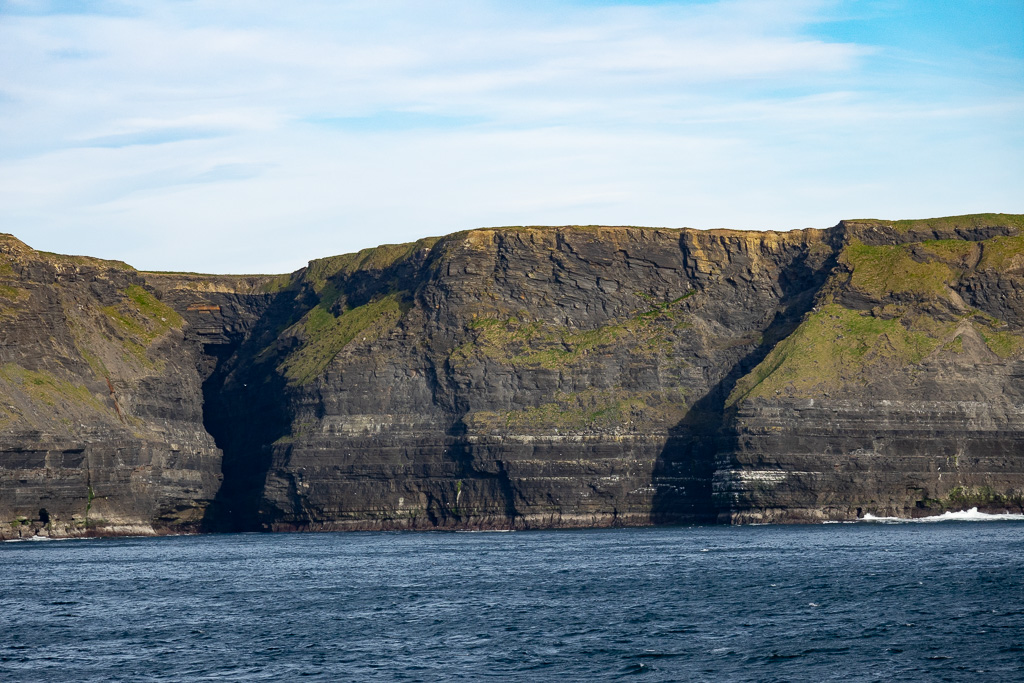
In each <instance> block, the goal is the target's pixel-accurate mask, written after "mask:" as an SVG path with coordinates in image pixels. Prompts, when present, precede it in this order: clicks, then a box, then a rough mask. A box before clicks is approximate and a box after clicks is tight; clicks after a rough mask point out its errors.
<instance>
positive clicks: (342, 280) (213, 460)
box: [0, 214, 1024, 536]
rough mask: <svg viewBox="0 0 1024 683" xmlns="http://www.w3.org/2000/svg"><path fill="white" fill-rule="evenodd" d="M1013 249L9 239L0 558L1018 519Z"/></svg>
mask: <svg viewBox="0 0 1024 683" xmlns="http://www.w3.org/2000/svg"><path fill="white" fill-rule="evenodd" d="M1022 228H1024V218H1022V217H1020V216H1006V215H1001V214H986V215H979V216H966V217H955V218H950V219H936V220H931V221H897V222H885V221H845V222H843V223H840V224H839V225H837V226H835V227H834V228H830V229H828V230H810V229H809V230H801V231H793V232H787V233H773V232H742V231H727V230H711V231H696V230H689V229H681V230H669V229H648V228H629V227H588V226H568V227H559V228H543V227H518V228H497V229H482V230H473V231H469V232H464V233H456V234H453V235H448V236H446V237H443V238H430V239H424V240H420V241H419V242H415V243H410V244H403V245H385V246H382V247H378V248H375V249H368V250H364V251H362V252H359V253H357V254H347V255H344V256H338V257H332V258H327V259H320V260H317V261H312V262H310V264H309V266H308V267H307V268H304V269H302V270H300V271H297V272H296V273H292V274H290V275H283V276H200V275H190V274H154V273H137V272H136V271H134V270H132V269H130V268H128V267H127V266H124V265H123V264H116V263H111V262H101V261H97V260H95V259H83V258H81V257H57V256H53V255H43V254H40V253H38V252H32V251H31V250H29V249H28V248H27V247H25V246H24V245H21V244H20V243H18V242H16V241H15V240H13V238H5V239H4V241H3V242H2V243H0V245H2V246H0V248H3V249H4V254H5V256H4V258H6V259H7V260H6V263H7V264H8V265H7V267H6V268H5V269H4V270H3V271H2V272H0V280H2V282H0V285H2V287H0V297H2V298H0V305H2V308H0V316H3V321H4V326H3V328H2V329H0V337H2V340H3V341H4V343H5V346H3V347H0V349H3V352H4V353H5V354H7V355H6V356H5V357H4V358H3V359H2V361H3V363H4V365H3V366H2V367H3V368H4V373H5V374H4V375H3V376H2V377H0V381H2V385H0V386H2V388H3V391H4V392H6V393H5V394H4V396H5V398H4V402H3V405H2V406H0V409H3V410H5V411H6V412H4V413H0V443H2V444H3V445H2V446H0V449H2V450H0V477H2V479H0V535H8V536H9V535H12V534H15V535H16V534H18V533H34V532H35V531H37V530H39V529H41V528H43V527H44V526H45V527H48V528H49V529H50V530H51V531H52V530H54V529H56V530H57V531H52V532H53V533H116V532H117V529H129V528H133V529H134V528H143V529H147V530H149V529H151V530H152V531H153V532H163V531H174V530H190V529H197V528H202V529H208V530H231V529H236V530H240V529H245V530H248V529H270V530H290V529H304V530H317V529H406V528H408V529H424V528H541V527H545V528H547V527H590V526H609V525H640V524H652V523H654V524H657V523H674V522H691V521H692V522H698V521H714V520H719V521H725V522H734V523H735V522H760V521H772V522H790V521H822V520H843V519H854V518H856V517H859V516H863V515H865V514H867V513H871V514H875V515H892V514H895V515H900V516H913V515H925V514H934V513H936V512H939V511H943V510H947V509H962V508H964V507H971V506H978V507H980V508H982V509H987V510H993V511H995V510H1007V509H1013V510H1019V509H1020V508H1021V503H1022V499H1024V494H1022V492H1024V475H1022V472H1024V449H1022V447H1021V438H1022V435H1024V415H1022V412H1024V409H1022V404H1024V400H1022V395H1024V383H1022V373H1024V360H1022V358H1024V317H1022V315H1024V299H1022V296H1024V280H1022V274H1024V243H1022V240H1024V237H1022V236H1021V229H1022ZM32 373H37V374H38V373H47V374H45V376H44V375H41V374H40V375H39V376H38V377H37V375H36V374H32ZM40 378H41V379H42V381H43V385H39V384H35V383H34V382H35V380H36V379H40ZM108 380H109V385H110V386H109V387H108V386H107V382H108ZM47 382H49V384H46V383H47ZM36 386H47V387H50V388H46V389H38V390H37V389H34V388H33V387H36ZM104 390H106V393H104ZM33 392H35V393H33ZM56 394H60V395H61V396H62V398H61V400H57V399H56V398H55V395H56ZM67 396H73V397H78V398H75V399H69V398H66V397H67ZM4 406H11V408H4ZM33 429H35V430H36V431H32V430H33ZM175 448H176V450H175ZM221 452H223V459H222V460H221V457H220V455H221ZM29 453H32V454H35V455H31V456H29V455H25V454H29ZM76 453H82V454H84V455H83V456H82V459H81V460H75V458H76V457H77V456H76V455H75V454H76ZM39 454H43V455H39ZM58 454H59V455H58ZM33 458H35V459H34V460H33ZM220 476H223V483H222V484H221V483H220V481H219V479H218V477H220ZM186 481H188V482H192V483H191V484H189V485H186V484H185V482H186ZM47 487H49V488H47ZM101 494H102V495H101ZM98 501H102V502H98ZM5 506H6V507H5ZM104 506H105V507H104ZM43 508H45V511H46V513H47V516H48V517H49V522H48V523H47V524H44V523H43V520H42V519H41V517H42V515H41V510H42V509H43ZM86 515H88V519H86ZM4 519H6V520H11V523H10V524H8V526H7V527H4V526H2V524H3V523H4V522H3V520H4ZM97 520H102V524H101V523H100V522H98V521H97ZM15 521H17V526H14V525H13V522H15Z"/></svg>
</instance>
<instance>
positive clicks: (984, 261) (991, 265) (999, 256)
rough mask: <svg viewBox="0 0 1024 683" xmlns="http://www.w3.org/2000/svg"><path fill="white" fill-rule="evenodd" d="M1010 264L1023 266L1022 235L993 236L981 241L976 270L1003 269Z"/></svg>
mask: <svg viewBox="0 0 1024 683" xmlns="http://www.w3.org/2000/svg"><path fill="white" fill-rule="evenodd" d="M1012 266H1017V267H1020V266H1024V235H1019V236H1017V237H993V238H992V239H990V240H985V241H984V242H982V243H981V260H980V261H979V262H978V270H995V271H1004V270H1008V269H1009V268H1010V267H1012Z"/></svg>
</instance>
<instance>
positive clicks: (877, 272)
mask: <svg viewBox="0 0 1024 683" xmlns="http://www.w3.org/2000/svg"><path fill="white" fill-rule="evenodd" d="M839 260H840V262H841V263H843V264H845V265H847V266H849V267H850V268H851V269H852V270H853V275H852V279H851V284H852V285H853V287H854V288H856V289H858V290H860V291H861V292H864V293H865V294H870V295H872V296H875V297H878V298H883V297H885V296H887V295H889V294H900V293H906V294H919V295H924V296H936V297H941V298H945V297H946V296H947V292H946V287H947V285H948V284H950V283H951V282H952V281H953V280H954V278H955V273H954V272H953V270H952V269H951V268H950V267H949V266H948V265H947V264H945V263H941V262H939V261H931V262H929V263H919V262H918V261H915V260H914V259H913V258H911V255H910V249H909V247H908V246H907V245H902V244H901V245H896V246H877V247H872V246H868V245H866V244H862V243H861V242H859V241H854V242H852V243H851V244H850V245H849V246H847V247H846V248H845V249H844V250H843V253H842V254H841V255H840V257H839Z"/></svg>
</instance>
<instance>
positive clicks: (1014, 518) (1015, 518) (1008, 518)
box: [860, 508, 1024, 524]
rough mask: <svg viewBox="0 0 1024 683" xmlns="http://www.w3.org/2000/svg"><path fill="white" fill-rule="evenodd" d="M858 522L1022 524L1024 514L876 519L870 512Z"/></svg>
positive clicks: (962, 513)
mask: <svg viewBox="0 0 1024 683" xmlns="http://www.w3.org/2000/svg"><path fill="white" fill-rule="evenodd" d="M860 521H863V522H876V523H882V524H905V523H914V524H917V523H929V522H1024V514H1016V513H1011V512H1004V513H1001V514H990V513H987V512H978V508H971V509H970V510H960V511H958V512H943V513H942V514H941V515H934V516H932V517H917V518H908V517H876V516H874V515H873V514H871V513H870V512H869V513H868V514H866V515H864V517H862V518H861V520H860Z"/></svg>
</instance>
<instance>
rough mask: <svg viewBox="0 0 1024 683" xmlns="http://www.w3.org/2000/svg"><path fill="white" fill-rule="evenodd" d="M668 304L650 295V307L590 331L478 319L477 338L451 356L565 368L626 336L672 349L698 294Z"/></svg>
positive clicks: (641, 347)
mask: <svg viewBox="0 0 1024 683" xmlns="http://www.w3.org/2000/svg"><path fill="white" fill-rule="evenodd" d="M693 293H694V292H692V291H690V292H687V293H686V294H684V295H683V296H680V297H676V298H675V299H672V300H670V301H666V302H661V303H658V302H654V301H653V298H651V297H650V296H649V295H645V296H641V298H643V299H645V300H648V299H649V300H650V307H649V308H647V309H644V310H641V311H638V312H635V313H634V314H633V315H632V316H631V317H630V318H628V319H626V320H624V321H621V322H617V323H611V324H609V325H603V326H601V327H596V328H593V329H590V330H577V329H572V328H568V327H562V326H558V325H551V324H548V323H544V322H541V321H536V320H535V321H530V322H526V321H524V320H522V318H521V317H520V316H511V317H509V318H507V319H504V320H501V319H498V318H478V319H475V320H473V321H471V322H470V323H469V325H468V327H469V329H470V330H472V331H473V332H474V338H473V339H472V340H471V341H468V342H466V343H464V344H462V345H461V346H459V347H457V348H456V349H455V350H454V351H453V352H452V355H451V359H452V361H453V362H455V363H459V364H461V363H465V362H467V361H469V360H470V359H472V358H474V357H481V356H482V357H485V358H490V359H492V360H497V361H499V362H501V363H503V364H505V365H519V366H540V367H544V368H552V369H555V368H564V367H566V366H570V365H572V364H574V363H576V362H578V361H579V360H580V359H581V358H583V357H584V356H586V355H588V354H589V353H591V352H600V351H601V350H602V349H603V348H605V347H609V346H612V345H614V344H617V343H622V342H625V341H626V340H628V341H629V343H630V344H631V345H632V346H633V348H634V349H635V350H636V351H638V352H653V353H659V352H662V353H663V352H667V351H669V350H670V349H671V347H672V342H671V335H672V334H673V333H674V332H678V331H680V330H683V329H686V328H687V327H689V323H688V322H686V320H685V313H684V312H683V310H682V308H681V307H680V306H679V304H680V303H681V302H682V301H683V300H685V299H687V298H689V297H690V296H692V295H693Z"/></svg>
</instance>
